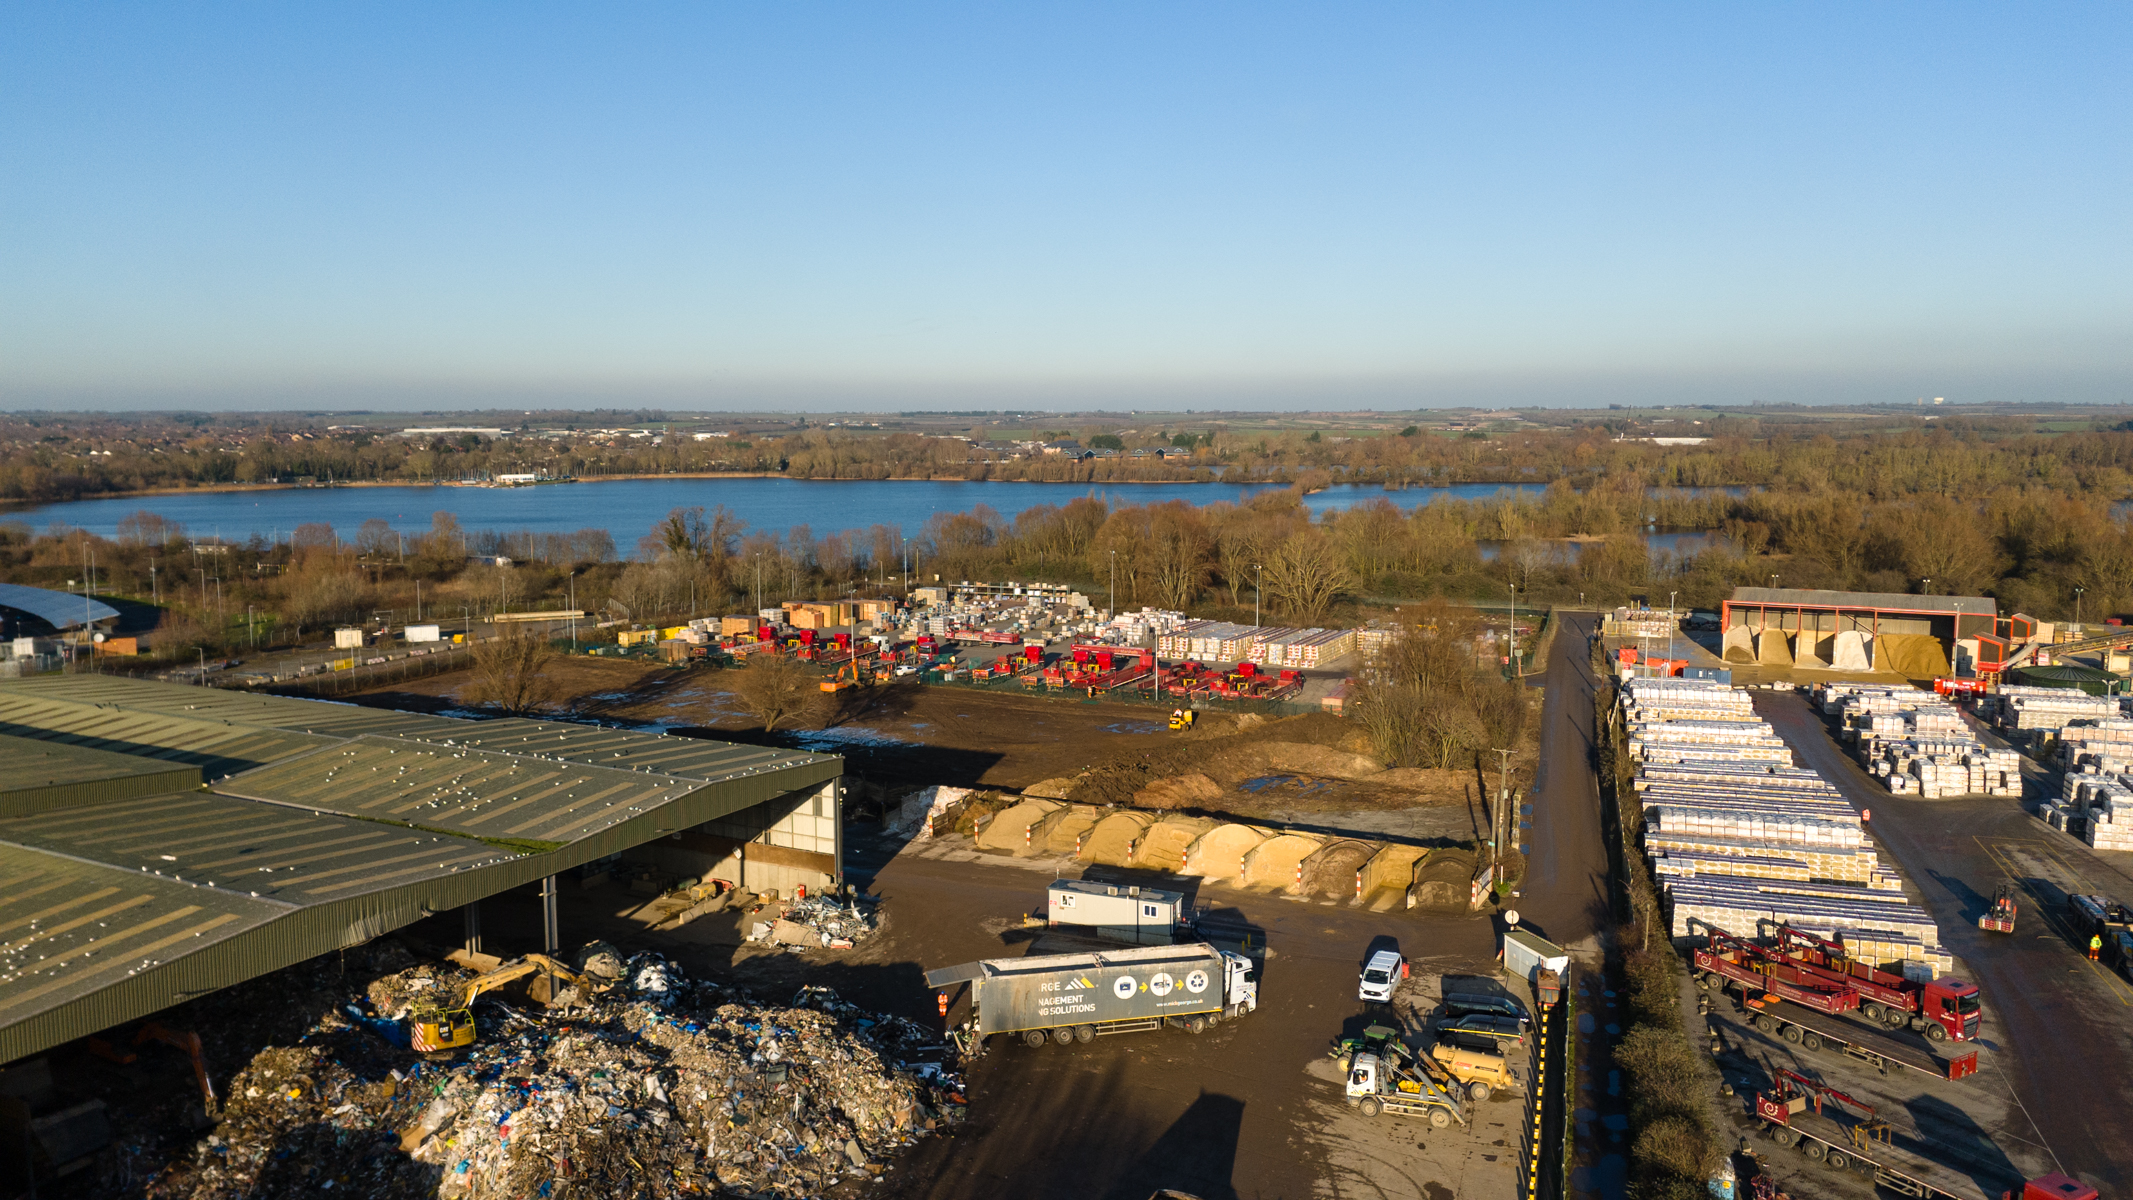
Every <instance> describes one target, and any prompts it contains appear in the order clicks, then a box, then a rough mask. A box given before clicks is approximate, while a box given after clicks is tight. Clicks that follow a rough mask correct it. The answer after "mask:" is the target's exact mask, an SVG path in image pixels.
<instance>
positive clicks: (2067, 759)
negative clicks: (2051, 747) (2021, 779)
mask: <svg viewBox="0 0 2133 1200" xmlns="http://www.w3.org/2000/svg"><path fill="white" fill-rule="evenodd" d="M2059 761H2060V762H2061V763H2063V764H2064V765H2066V766H2067V767H2069V768H2080V767H2095V768H2096V769H2097V770H2099V771H2107V772H2111V773H2114V774H2116V773H2120V772H2124V771H2127V770H2133V721H2128V720H2125V719H2124V718H2121V717H2108V718H2105V719H2103V720H2100V721H2074V722H2071V723H2069V724H2068V725H2067V726H2066V727H2065V728H2063V729H2061V730H2060V731H2059Z"/></svg>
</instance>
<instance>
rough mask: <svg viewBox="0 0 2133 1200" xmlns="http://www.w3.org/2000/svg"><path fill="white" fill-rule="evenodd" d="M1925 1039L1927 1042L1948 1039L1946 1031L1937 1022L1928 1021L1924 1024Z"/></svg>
mask: <svg viewBox="0 0 2133 1200" xmlns="http://www.w3.org/2000/svg"><path fill="white" fill-rule="evenodd" d="M1926 1040H1927V1041H1929V1042H1945V1041H1947V1040H1948V1031H1947V1030H1945V1029H1943V1028H1941V1027H1940V1026H1939V1025H1938V1024H1935V1023H1931V1022H1929V1023H1928V1024H1927V1025H1926Z"/></svg>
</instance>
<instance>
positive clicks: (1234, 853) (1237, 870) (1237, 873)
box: [1178, 822, 1267, 879]
mask: <svg viewBox="0 0 2133 1200" xmlns="http://www.w3.org/2000/svg"><path fill="white" fill-rule="evenodd" d="M1266 839H1267V835H1266V833H1265V832H1264V831H1262V830H1258V829H1254V828H1252V827H1251V826H1249V825H1238V824H1235V823H1233V822H1232V823H1225V824H1221V825H1217V826H1215V827H1214V828H1213V829H1210V830H1208V831H1207V832H1206V833H1203V834H1201V835H1200V840H1199V841H1196V842H1194V843H1193V844H1192V845H1191V846H1190V847H1188V848H1187V849H1186V851H1185V865H1184V866H1183V867H1181V868H1179V871H1178V873H1179V874H1181V875H1199V876H1202V877H1204V878H1207V879H1237V878H1240V877H1241V876H1242V875H1243V874H1244V856H1245V855H1246V854H1249V853H1251V851H1252V850H1253V848H1255V847H1257V846H1258V845H1259V843H1261V842H1263V841H1265V840H1266Z"/></svg>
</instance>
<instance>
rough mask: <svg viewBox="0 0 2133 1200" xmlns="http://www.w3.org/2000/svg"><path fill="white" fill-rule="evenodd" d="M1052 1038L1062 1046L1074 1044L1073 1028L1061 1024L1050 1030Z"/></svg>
mask: <svg viewBox="0 0 2133 1200" xmlns="http://www.w3.org/2000/svg"><path fill="white" fill-rule="evenodd" d="M1052 1040H1053V1041H1055V1042H1057V1043H1059V1044H1060V1045H1062V1046H1071V1045H1073V1044H1074V1030H1073V1029H1072V1028H1071V1027H1069V1026H1066V1025H1061V1026H1060V1027H1059V1028H1057V1029H1054V1030H1053V1031H1052Z"/></svg>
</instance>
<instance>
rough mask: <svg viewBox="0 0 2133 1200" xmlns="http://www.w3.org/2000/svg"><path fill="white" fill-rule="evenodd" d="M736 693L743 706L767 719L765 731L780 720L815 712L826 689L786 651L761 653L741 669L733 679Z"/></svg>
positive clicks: (764, 719)
mask: <svg viewBox="0 0 2133 1200" xmlns="http://www.w3.org/2000/svg"><path fill="white" fill-rule="evenodd" d="M733 694H734V696H735V698H736V699H738V700H739V701H740V702H741V708H742V709H743V710H744V711H746V712H747V713H748V714H749V715H751V716H753V717H755V718H756V719H757V720H759V721H761V722H763V732H764V733H769V732H770V731H771V730H773V729H776V728H777V727H778V722H780V721H785V720H791V719H795V718H798V717H801V716H803V715H806V714H809V713H811V712H813V711H814V710H815V708H816V706H817V705H818V704H819V703H820V701H821V697H822V690H821V688H820V687H818V686H817V683H816V679H815V676H814V675H813V674H812V673H811V672H809V671H807V670H806V669H805V668H803V667H801V666H800V664H799V662H798V661H796V660H794V659H791V658H787V657H786V656H785V655H782V654H775V653H770V654H758V655H756V656H754V657H753V658H751V659H750V660H749V661H748V665H747V666H746V667H743V668H741V670H740V672H739V673H738V675H737V676H736V678H735V679H734V682H733Z"/></svg>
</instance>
